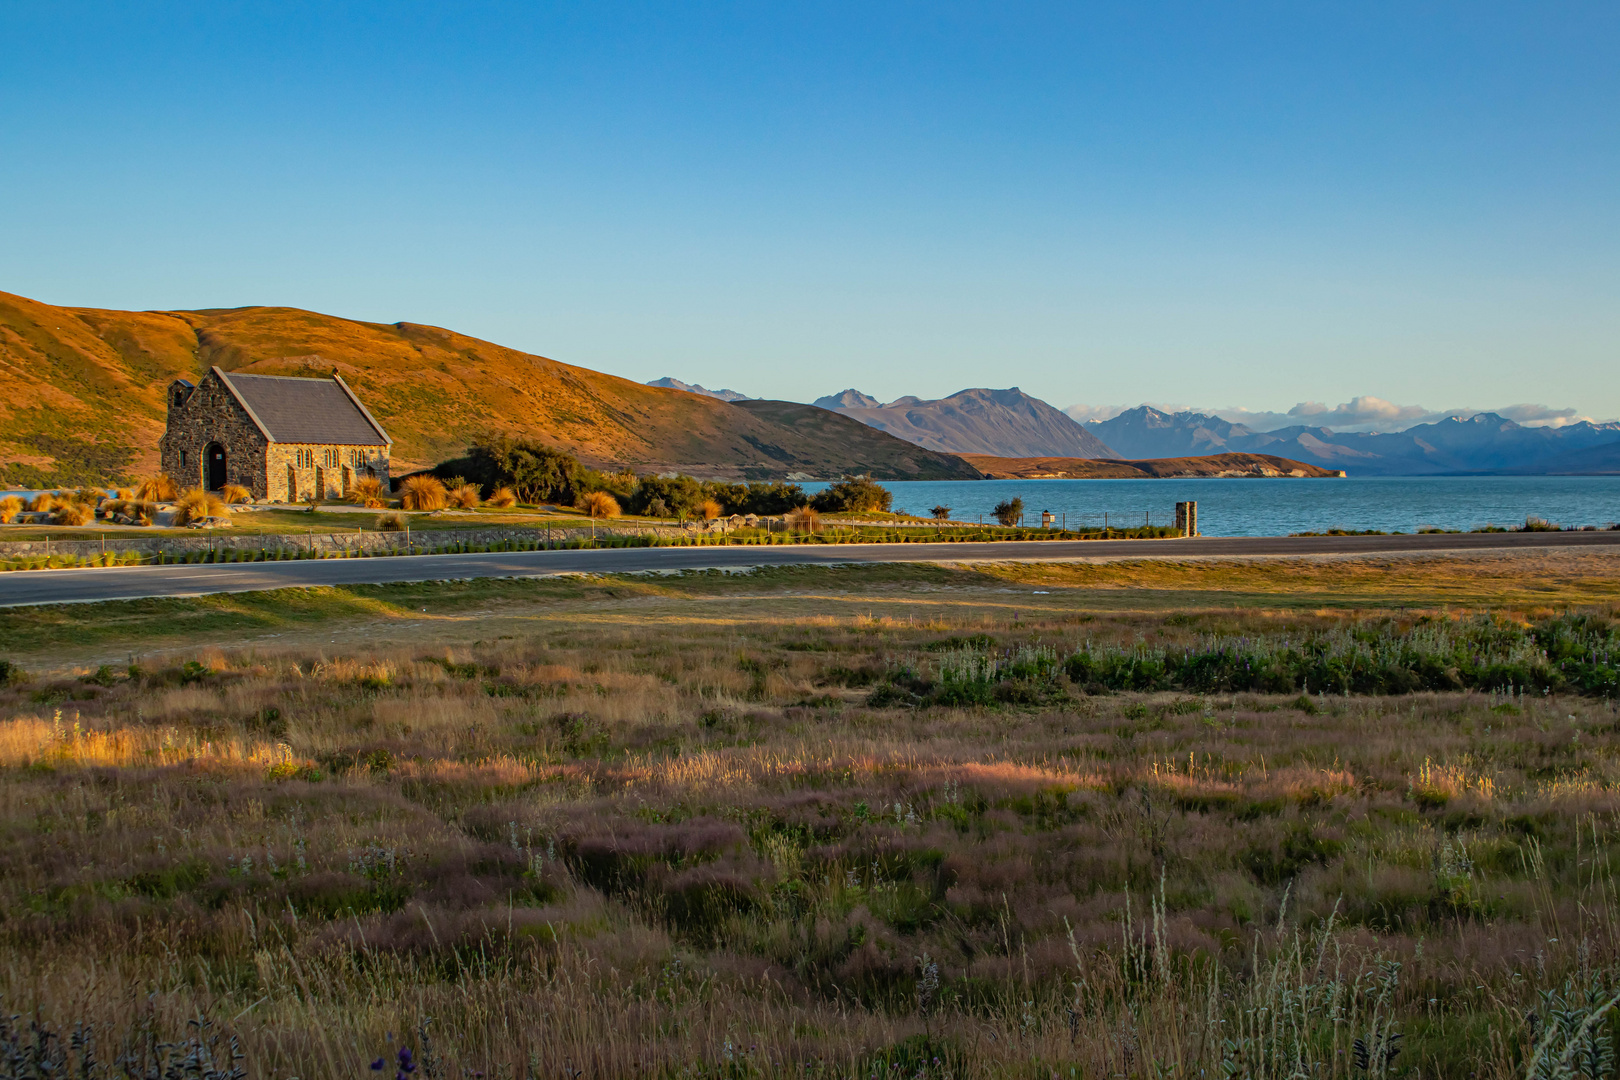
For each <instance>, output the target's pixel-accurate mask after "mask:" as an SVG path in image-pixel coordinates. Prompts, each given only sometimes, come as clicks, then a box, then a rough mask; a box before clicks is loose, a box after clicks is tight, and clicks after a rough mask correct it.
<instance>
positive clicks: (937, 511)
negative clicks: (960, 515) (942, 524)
mask: <svg viewBox="0 0 1620 1080" xmlns="http://www.w3.org/2000/svg"><path fill="white" fill-rule="evenodd" d="M929 513H930V514H933V515H934V520H935V521H949V520H951V508H950V507H948V506H936V507H934V508H933V509H932V510H930V511H929Z"/></svg>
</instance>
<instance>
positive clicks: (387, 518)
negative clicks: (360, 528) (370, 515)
mask: <svg viewBox="0 0 1620 1080" xmlns="http://www.w3.org/2000/svg"><path fill="white" fill-rule="evenodd" d="M407 520H408V519H407V518H406V517H405V515H404V514H401V513H400V512H399V511H397V510H393V511H390V512H389V513H386V514H378V515H377V524H376V525H375V526H374V528H376V530H377V531H378V532H404V531H405V523H406V521H407Z"/></svg>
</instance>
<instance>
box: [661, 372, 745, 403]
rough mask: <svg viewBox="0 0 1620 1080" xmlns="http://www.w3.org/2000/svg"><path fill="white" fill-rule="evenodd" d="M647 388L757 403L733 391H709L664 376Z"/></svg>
mask: <svg viewBox="0 0 1620 1080" xmlns="http://www.w3.org/2000/svg"><path fill="white" fill-rule="evenodd" d="M647 385H648V386H658V387H662V388H663V389H665V390H685V391H686V392H687V393H688V394H702V395H703V396H704V397H712V398H719V399H720V400H721V401H757V400H758V399H757V398H751V397H749V396H748V395H747V394H739V393H737V391H735V390H710V389H708V388H707V387H703V386H699V385H698V384H697V383H689V382H681V380H679V379H673V378H670V377H669V376H668V375H665V376H664V377H663V378H662V379H654V380H653V381H652V382H650V383H648V384H647Z"/></svg>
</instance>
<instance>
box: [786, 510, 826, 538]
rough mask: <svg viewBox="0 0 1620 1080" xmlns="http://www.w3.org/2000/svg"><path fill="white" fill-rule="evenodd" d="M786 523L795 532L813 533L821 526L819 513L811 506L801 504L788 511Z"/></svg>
mask: <svg viewBox="0 0 1620 1080" xmlns="http://www.w3.org/2000/svg"><path fill="white" fill-rule="evenodd" d="M787 525H788V528H790V529H792V530H794V531H795V532H804V533H813V532H816V531H817V530H818V529H819V528H820V527H821V515H820V514H818V513H817V512H816V511H815V509H814V508H813V507H809V506H801V507H799V508H798V509H796V510H790V511H788V514H787Z"/></svg>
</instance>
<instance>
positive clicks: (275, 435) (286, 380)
mask: <svg viewBox="0 0 1620 1080" xmlns="http://www.w3.org/2000/svg"><path fill="white" fill-rule="evenodd" d="M214 374H215V375H217V376H219V381H220V382H222V383H224V384H225V388H226V389H227V390H229V391H230V392H231V393H232V394H234V395H236V400H237V401H238V402H240V403H241V405H242V407H243V408H244V409H246V410H247V413H248V415H249V416H251V417H252V418H253V422H254V423H256V424H258V425H259V430H260V431H263V432H264V434H265V437H266V438H268V439H269V440H270V441H271V442H278V443H336V444H338V445H341V446H391V445H392V444H393V441H394V440H392V439H390V438H389V437H388V433H387V432H386V431H384V430H383V429H382V425H381V424H379V423H377V421H376V420H375V419H373V418H372V415H371V413H369V412H368V411H366V407H365V406H364V405H362V404H360V399H359V398H357V397H355V396H354V391H353V390H350V389H349V385H348V384H347V383H345V382H344V381H343V379H342V378H341V377H339V376H338V375H336V374H333V376H332V377H331V379H299V378H290V377H288V376H284V375H245V374H242V373H241V372H226V371H221V370H220V369H219V368H217V367H216V368H214Z"/></svg>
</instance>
